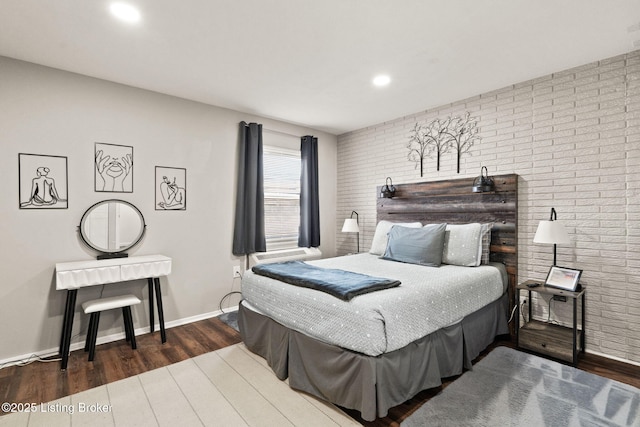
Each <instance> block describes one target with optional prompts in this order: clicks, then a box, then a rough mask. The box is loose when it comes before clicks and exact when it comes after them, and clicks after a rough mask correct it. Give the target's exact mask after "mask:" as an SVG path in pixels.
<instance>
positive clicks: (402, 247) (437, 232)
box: [382, 224, 446, 267]
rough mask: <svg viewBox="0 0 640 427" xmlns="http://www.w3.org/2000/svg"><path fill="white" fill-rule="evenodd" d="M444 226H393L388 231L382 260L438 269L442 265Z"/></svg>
mask: <svg viewBox="0 0 640 427" xmlns="http://www.w3.org/2000/svg"><path fill="white" fill-rule="evenodd" d="M445 228H446V224H430V225H427V226H425V227H422V228H408V227H401V226H397V225H394V226H393V227H391V231H389V239H388V242H387V249H386V251H385V252H384V255H383V256H382V258H383V259H388V260H392V261H400V262H406V263H410V264H420V265H426V266H430V267H439V266H440V264H441V263H442V252H443V247H444V233H445Z"/></svg>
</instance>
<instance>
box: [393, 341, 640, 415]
mask: <svg viewBox="0 0 640 427" xmlns="http://www.w3.org/2000/svg"><path fill="white" fill-rule="evenodd" d="M402 426H403V427H410V426H474V427H479V426H492V427H493V426H529V427H537V426H558V427H560V426H562V427H565V426H640V390H639V389H637V388H635V387H632V386H630V385H627V384H623V383H620V382H617V381H613V380H610V379H607V378H603V377H600V376H597V375H594V374H590V373H588V372H585V371H581V370H579V369H576V368H573V367H571V366H566V365H562V364H560V363H557V362H554V361H551V360H548V359H544V358H542V357H538V356H533V355H530V354H526V353H523V352H520V351H517V350H513V349H511V348H507V347H498V348H496V349H494V350H493V351H492V352H491V353H489V354H488V355H487V356H486V357H485V358H484V359H482V360H481V361H480V362H478V363H477V364H476V365H474V366H473V369H472V370H471V371H468V372H466V373H464V374H463V375H462V376H461V377H460V378H458V379H457V380H455V381H454V382H453V383H451V384H450V385H449V386H447V387H446V388H445V389H444V390H443V391H442V392H441V393H439V394H438V395H437V396H435V397H434V398H432V399H431V400H429V401H428V402H427V403H425V404H424V405H422V407H420V408H419V409H418V410H417V411H416V412H414V413H413V414H412V415H411V416H409V418H407V419H406V420H405V421H404V422H403V423H402Z"/></svg>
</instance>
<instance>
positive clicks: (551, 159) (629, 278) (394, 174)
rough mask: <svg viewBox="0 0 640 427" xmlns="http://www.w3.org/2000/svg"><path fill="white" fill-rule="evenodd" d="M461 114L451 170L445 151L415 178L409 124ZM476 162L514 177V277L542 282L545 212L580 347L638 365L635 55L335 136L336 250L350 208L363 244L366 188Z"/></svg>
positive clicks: (369, 193)
mask: <svg viewBox="0 0 640 427" xmlns="http://www.w3.org/2000/svg"><path fill="white" fill-rule="evenodd" d="M417 96H420V95H417ZM424 96H425V98H427V97H428V94H425V95H424ZM427 101H428V99H425V103H426V102H427ZM467 111H468V112H471V114H472V116H475V117H477V118H478V120H479V127H480V135H481V137H482V141H481V142H480V143H479V144H477V145H476V146H474V147H472V149H471V152H470V155H467V156H464V157H463V158H462V160H461V167H460V174H457V173H456V158H455V154H454V153H448V154H445V155H444V156H443V158H442V159H441V166H440V171H436V163H435V159H426V161H425V164H424V166H425V172H424V176H423V177H420V170H419V169H415V167H414V166H415V164H414V163H411V162H409V161H408V159H407V154H408V149H407V148H406V144H407V143H408V138H409V135H410V133H411V130H412V128H413V126H414V125H415V123H416V122H428V121H431V120H432V119H434V118H437V117H440V118H445V117H447V116H457V115H463V114H465V112H467ZM481 166H487V168H488V170H489V175H497V174H503V173H517V174H518V175H520V180H519V200H518V203H519V209H518V210H519V212H518V214H519V229H518V239H519V247H518V250H519V274H520V280H525V279H528V278H532V279H540V280H541V279H544V278H545V277H546V274H547V271H548V269H549V267H550V265H551V264H552V262H553V256H552V247H551V246H547V245H540V244H534V243H533V242H532V240H533V236H534V234H535V231H536V227H537V224H538V221H540V220H543V219H548V217H549V213H550V210H551V207H554V208H555V209H556V211H557V213H558V219H560V220H563V221H564V223H565V225H566V227H567V230H568V232H569V234H570V236H571V240H572V241H571V244H569V245H560V246H558V265H560V266H564V267H573V268H580V269H582V270H583V271H584V272H583V279H582V283H583V284H585V285H586V286H587V287H588V291H587V298H586V305H587V309H586V314H587V320H586V323H587V325H586V330H587V334H586V337H587V350H588V351H590V352H595V353H601V354H606V355H608V356H612V357H614V358H620V359H624V360H629V361H632V362H634V363H640V51H635V52H631V53H629V54H626V55H621V56H617V57H614V58H610V59H606V60H602V61H599V62H596V63H592V64H587V65H584V66H581V67H577V68H573V69H570V70H566V71H560V72H558V73H554V74H552V75H549V76H545V77H541V78H538V79H535V80H531V81H527V82H523V83H518V84H515V85H512V86H509V87H506V88H504V89H500V90H497V91H494V92H490V93H486V94H482V95H479V96H476V97H473V98H470V99H466V100H462V101H459V102H455V103H453V104H450V105H446V106H442V107H440V108H435V109H431V110H428V111H423V112H419V113H416V114H414V115H411V116H406V117H402V118H399V119H396V120H392V121H389V122H385V123H381V124H379V125H375V126H370V127H368V128H365V129H361V130H357V131H353V132H349V133H346V134H343V135H340V136H339V137H338V211H337V224H338V228H337V230H336V243H337V250H338V253H339V254H345V253H348V252H354V251H355V247H356V240H355V238H356V236H355V235H351V234H343V233H341V232H340V228H341V227H342V223H343V221H344V218H348V217H349V214H350V212H351V211H352V210H355V211H357V212H358V213H359V215H360V224H361V233H360V239H361V240H360V245H361V250H362V251H365V250H368V248H369V247H370V246H371V240H372V238H373V233H374V231H375V225H376V210H375V206H376V194H375V192H376V186H377V185H382V184H384V182H385V178H386V177H387V176H389V177H391V178H392V179H393V182H394V183H406V182H420V181H431V180H438V179H450V178H457V177H475V176H478V175H479V174H480V168H481ZM534 306H535V313H536V316H538V317H544V318H547V317H548V316H550V318H551V319H552V320H555V321H558V322H560V323H563V324H564V323H566V322H567V321H568V320H569V319H570V317H569V316H570V313H571V310H570V304H569V303H562V302H557V301H552V302H551V303H549V301H548V300H537V301H534ZM549 308H550V313H549Z"/></svg>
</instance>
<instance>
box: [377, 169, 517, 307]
mask: <svg viewBox="0 0 640 427" xmlns="http://www.w3.org/2000/svg"><path fill="white" fill-rule="evenodd" d="M491 179H493V180H494V182H495V186H496V188H495V191H492V192H490V193H473V192H472V191H471V187H472V186H473V182H474V181H475V178H459V179H449V180H444V181H431V182H420V183H414V184H399V185H396V186H395V187H396V193H395V196H394V198H393V199H384V198H380V189H381V187H378V188H377V194H378V199H377V220H378V221H381V220H387V221H393V222H408V221H420V222H422V223H423V224H428V223H442V222H447V223H449V224H465V223H471V222H479V223H485V222H493V224H494V225H493V228H492V230H491V256H490V257H491V258H490V259H491V261H495V262H501V263H503V264H504V265H505V266H506V268H507V273H508V274H509V295H510V301H511V304H512V303H513V302H512V301H513V295H514V293H515V286H516V284H517V280H518V175H517V174H508V175H497V176H491Z"/></svg>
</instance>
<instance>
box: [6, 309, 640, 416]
mask: <svg viewBox="0 0 640 427" xmlns="http://www.w3.org/2000/svg"><path fill="white" fill-rule="evenodd" d="M136 341H137V344H138V349H137V350H132V349H131V347H129V344H128V343H126V342H125V341H124V340H121V341H117V342H112V343H109V344H103V345H100V346H99V347H98V348H97V349H96V357H95V360H94V361H93V362H88V361H87V353H85V352H84V351H82V350H78V351H74V352H72V353H71V355H70V357H69V365H68V369H67V371H66V372H62V371H60V363H59V362H51V363H38V362H35V363H32V364H30V365H27V366H23V367H20V366H10V367H7V368H4V369H0V400H1V401H2V402H16V403H41V402H48V401H51V400H54V399H58V398H60V397H63V396H67V395H70V394H74V393H78V392H81V391H84V390H87V389H90V388H93V387H97V386H100V385H103V384H107V383H110V382H114V381H118V380H120V379H124V378H127V377H130V376H133V375H137V374H140V373H143V372H146V371H150V370H152V369H156V368H159V367H162V366H167V365H170V364H173V363H176V362H179V361H182V360H185V359H188V358H191V357H195V356H198V355H200V354H204V353H207V352H210V351H214V350H218V349H220V348H222V347H226V346H229V345H232V344H235V343H238V342H240V341H241V339H240V334H239V333H238V332H236V331H235V330H234V329H232V328H230V327H229V326H227V325H225V324H224V323H223V322H221V321H220V320H218V319H216V318H212V319H207V320H202V321H199V322H194V323H190V324H188V325H183V326H179V327H175V328H171V329H168V330H167V342H166V343H165V344H161V343H160V335H159V332H155V333H154V334H145V335H139V336H137V337H136ZM501 345H504V346H509V347H513V344H512V343H511V341H508V340H502V341H496V342H495V343H494V344H493V345H491V346H490V347H489V348H488V349H487V350H486V351H485V352H483V354H481V355H480V356H479V358H478V359H477V360H476V362H477V361H478V360H480V359H481V358H482V357H484V356H485V355H486V354H488V353H489V352H490V351H491V350H492V349H493V348H495V347H496V346H501ZM578 367H579V368H580V369H583V370H585V371H587V372H591V373H594V374H597V375H601V376H604V377H607V378H611V379H614V380H617V381H620V382H623V383H627V384H630V385H632V386H634V387H637V388H640V369H638V367H637V366H633V365H629V364H625V363H622V362H618V361H615V360H611V359H606V358H602V357H598V356H595V355H590V354H586V355H585V357H584V358H582V359H580V361H579V363H578ZM456 378H457V377H453V378H449V379H446V380H444V382H443V386H442V387H439V388H435V389H430V390H425V391H422V392H420V393H419V394H418V395H416V396H415V397H413V398H412V399H410V400H409V401H407V402H405V403H403V404H401V405H398V406H396V407H394V408H392V409H391V410H390V411H389V415H388V416H387V417H385V418H380V419H377V420H375V421H373V422H366V421H364V420H362V419H361V418H360V417H359V413H358V412H357V411H351V410H345V412H346V413H348V414H349V415H350V416H351V417H352V418H354V419H356V420H357V421H358V422H360V423H362V424H363V425H365V426H370V427H374V426H375V427H380V426H398V425H399V424H400V422H402V421H403V420H404V419H405V418H407V417H408V416H409V415H410V414H411V413H412V412H413V411H415V410H416V409H418V408H419V407H420V405H422V404H423V403H424V402H426V401H428V400H429V399H430V398H431V397H433V396H435V395H436V394H437V393H438V392H439V391H441V390H442V388H444V387H446V386H447V385H449V384H450V383H452V382H453V381H454V380H455V379H456ZM0 415H2V413H1V412H0Z"/></svg>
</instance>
